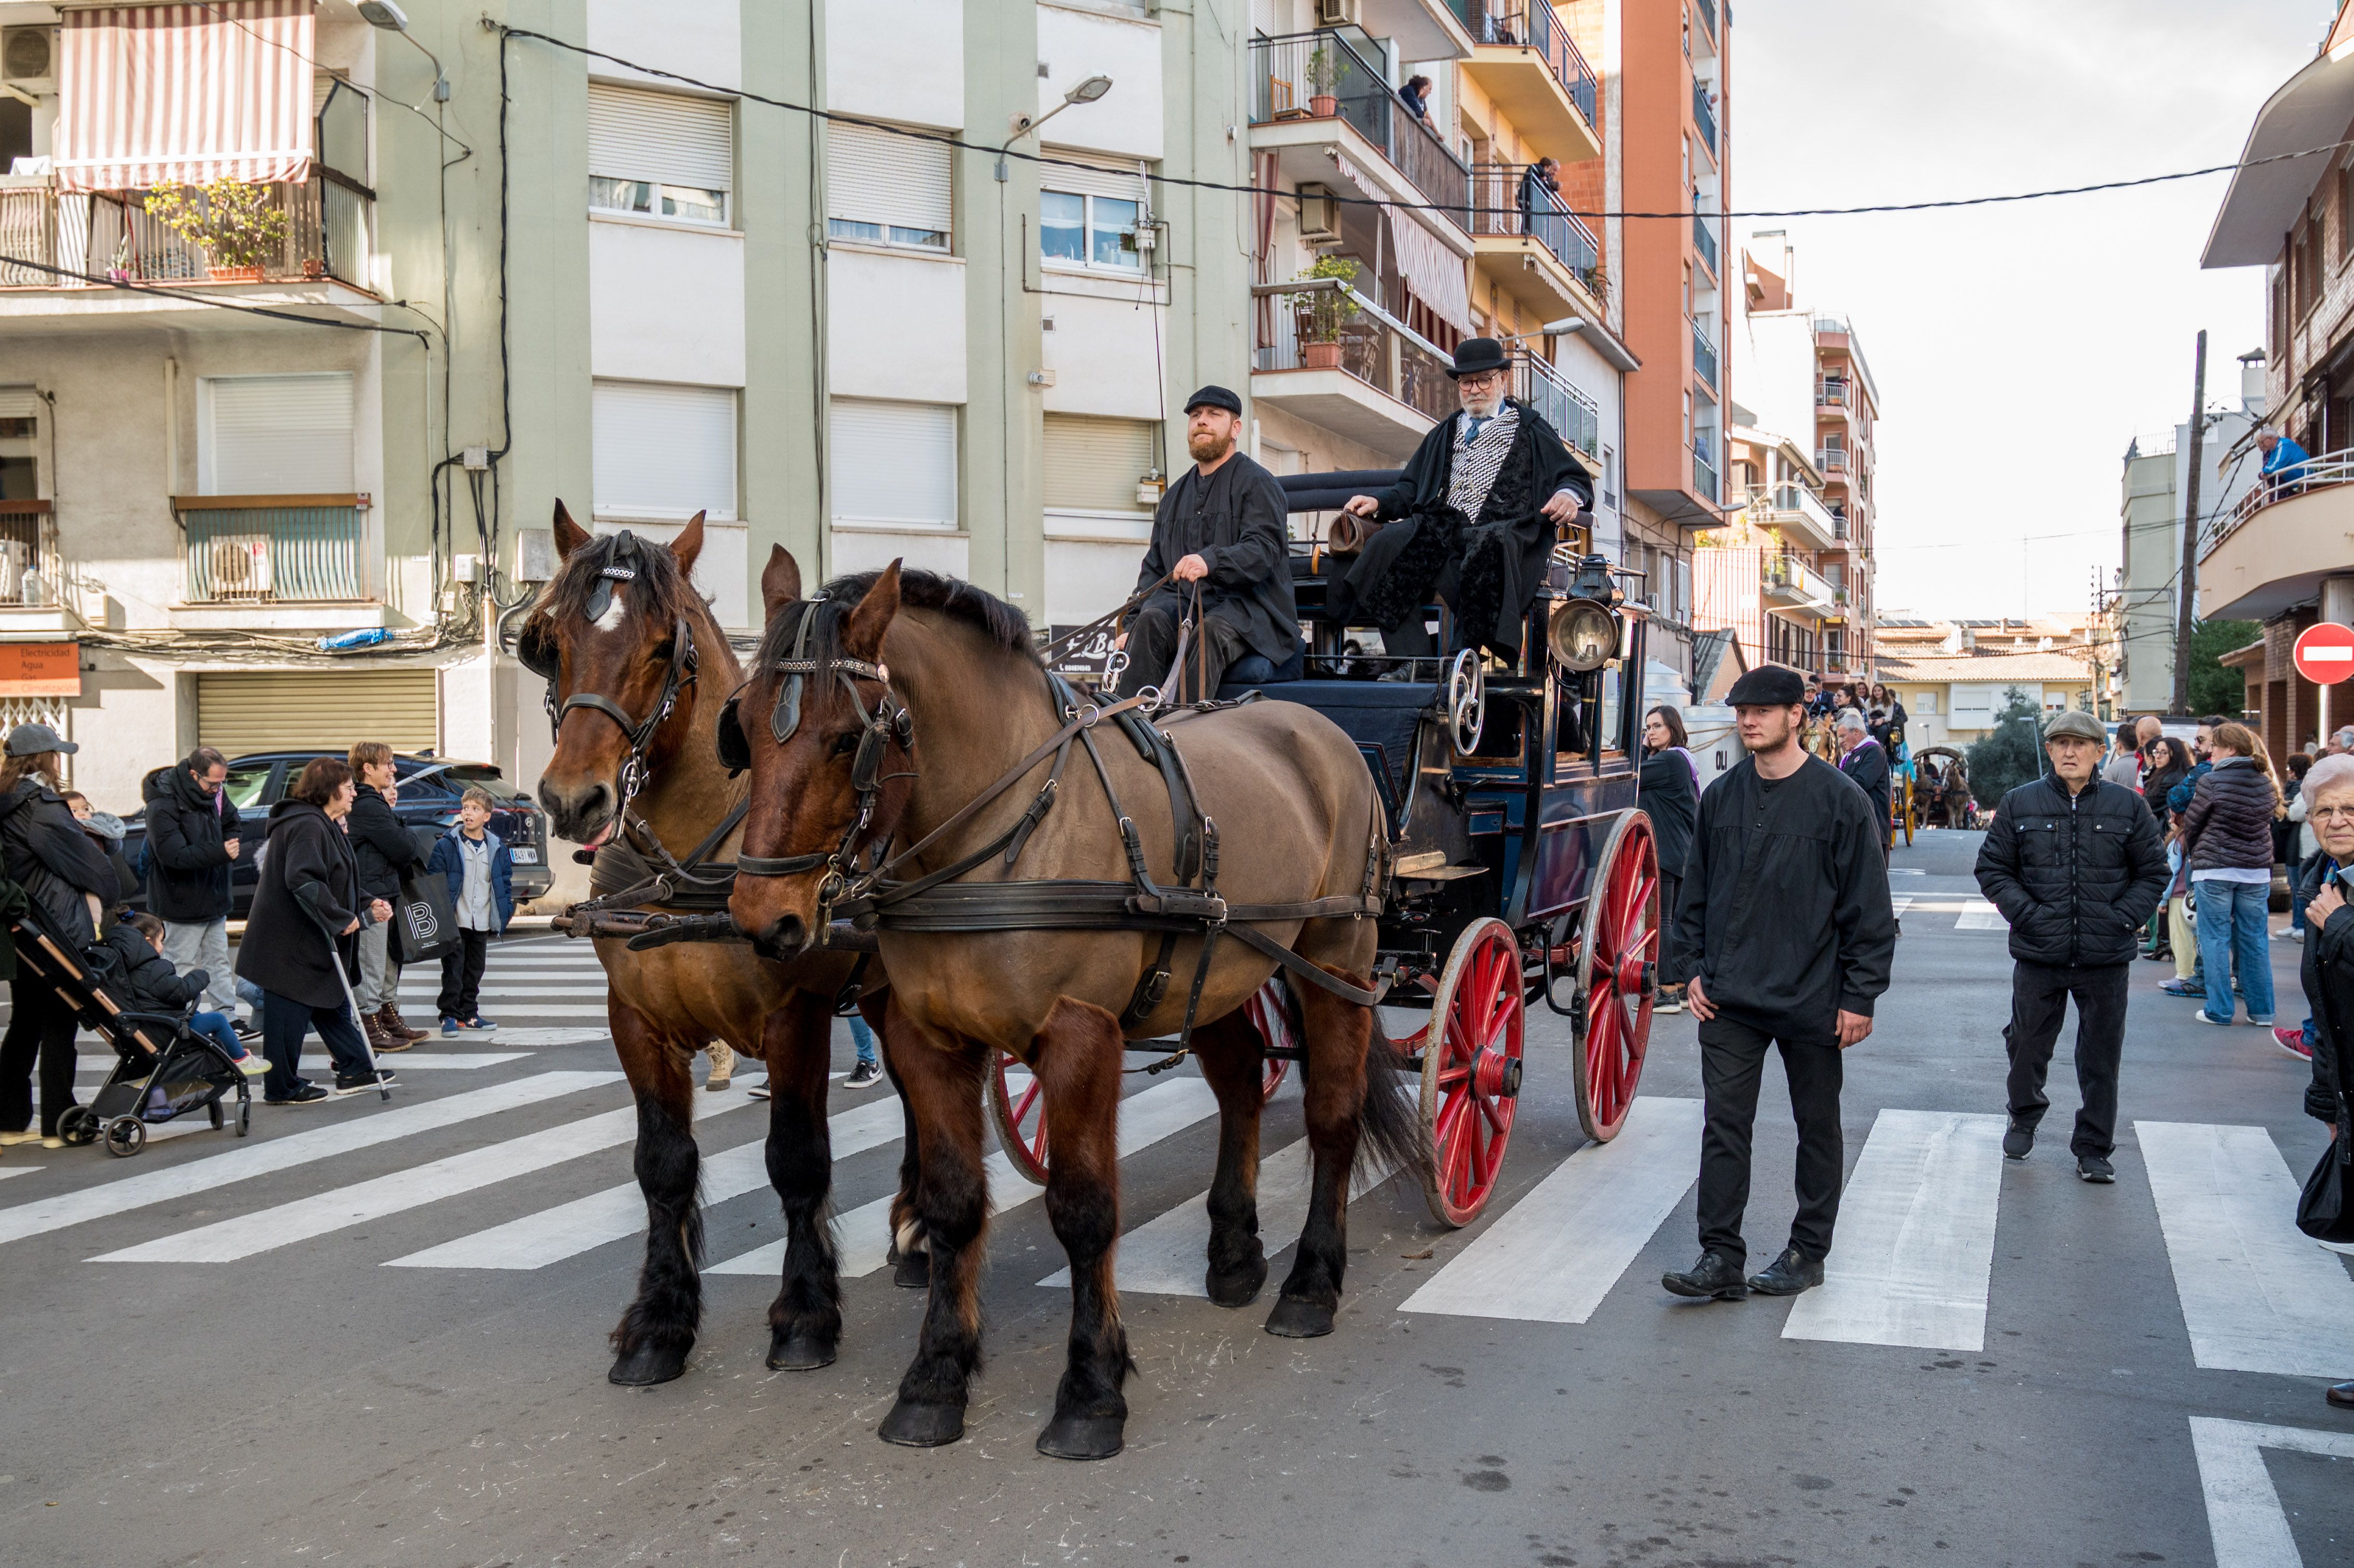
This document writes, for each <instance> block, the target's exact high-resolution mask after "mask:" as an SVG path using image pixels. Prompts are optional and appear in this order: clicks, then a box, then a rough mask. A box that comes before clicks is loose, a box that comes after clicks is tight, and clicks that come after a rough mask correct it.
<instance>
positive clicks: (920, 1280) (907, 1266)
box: [891, 1252, 932, 1290]
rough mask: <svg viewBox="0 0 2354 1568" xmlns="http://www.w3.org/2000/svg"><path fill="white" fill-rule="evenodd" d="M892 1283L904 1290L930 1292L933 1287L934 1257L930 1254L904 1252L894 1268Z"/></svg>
mask: <svg viewBox="0 0 2354 1568" xmlns="http://www.w3.org/2000/svg"><path fill="white" fill-rule="evenodd" d="M891 1283H892V1284H894V1285H896V1286H897V1287H899V1288H900V1289H902V1290H929V1289H930V1288H931V1287H932V1255H931V1254H930V1253H928V1252H903V1253H901V1254H900V1255H899V1261H898V1262H897V1263H896V1265H895V1266H893V1267H892V1270H891Z"/></svg>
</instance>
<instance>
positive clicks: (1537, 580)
mask: <svg viewBox="0 0 2354 1568" xmlns="http://www.w3.org/2000/svg"><path fill="white" fill-rule="evenodd" d="M1447 375H1449V376H1452V377H1454V379H1455V390H1456V394H1457V395H1458V397H1461V398H1462V400H1463V407H1462V409H1461V410H1460V411H1459V412H1458V413H1454V414H1450V415H1448V416H1447V418H1444V419H1442V420H1440V421H1439V422H1438V423H1437V424H1436V425H1434V426H1432V427H1431V429H1430V430H1429V432H1428V433H1427V434H1426V435H1425V436H1424V437H1423V438H1422V445H1421V446H1419V447H1418V448H1416V450H1415V454H1414V460H1413V461H1411V462H1409V463H1407V464H1406V466H1405V473H1404V474H1403V475H1401V476H1400V477H1399V479H1398V482H1396V483H1395V484H1393V485H1391V486H1390V487H1389V488H1388V489H1387V490H1384V491H1383V492H1382V493H1380V494H1379V495H1359V496H1353V497H1352V498H1351V499H1350V501H1349V503H1348V505H1347V506H1346V507H1344V508H1342V510H1344V511H1346V512H1348V513H1350V514H1352V515H1354V516H1358V517H1370V518H1377V519H1381V520H1384V521H1386V520H1388V519H1390V518H1403V519H1405V521H1404V522H1401V523H1397V524H1394V525H1392V526H1390V527H1386V528H1383V529H1381V530H1380V531H1378V532H1377V533H1375V534H1374V535H1373V537H1372V538H1371V539H1369V540H1367V541H1366V543H1365V547H1364V548H1363V550H1362V551H1360V552H1359V553H1358V556H1357V564H1356V565H1355V566H1353V567H1351V568H1350V569H1349V573H1348V575H1347V576H1346V577H1343V578H1342V579H1341V581H1340V582H1339V583H1337V584H1335V585H1334V586H1333V588H1332V590H1331V608H1332V609H1333V610H1334V612H1335V613H1337V614H1339V615H1341V616H1342V617H1344V618H1345V619H1347V620H1352V621H1353V622H1355V623H1358V624H1361V625H1367V626H1378V627H1380V628H1381V630H1382V647H1383V649H1384V651H1385V652H1390V653H1397V654H1405V655H1409V656H1412V655H1421V654H1429V653H1434V652H1438V651H1439V650H1437V648H1436V647H1434V646H1433V645H1432V641H1431V637H1430V633H1429V630H1428V629H1427V628H1426V627H1425V626H1424V624H1423V620H1422V612H1423V606H1424V605H1426V604H1427V603H1429V602H1430V600H1431V599H1433V598H1434V597H1435V598H1437V599H1441V600H1443V601H1444V602H1445V603H1446V605H1447V609H1448V610H1449V611H1451V612H1452V615H1451V620H1452V625H1451V628H1450V630H1449V634H1448V640H1447V651H1448V652H1452V651H1453V650H1455V649H1458V648H1481V647H1485V648H1492V649H1495V650H1497V651H1498V652H1502V653H1505V654H1507V655H1512V654H1517V653H1518V652H1520V646H1521V625H1522V621H1523V620H1526V619H1527V616H1528V611H1529V601H1530V600H1531V599H1533V598H1535V597H1536V591H1537V588H1538V587H1539V586H1540V585H1542V584H1543V581H1544V576H1545V562H1546V559H1547V557H1549V556H1551V555H1552V553H1553V541H1554V537H1555V534H1556V531H1557V530H1558V529H1559V528H1561V527H1564V526H1566V525H1567V524H1572V523H1575V522H1576V521H1577V519H1578V517H1579V515H1580V514H1583V513H1584V512H1585V510H1586V509H1587V508H1588V507H1590V506H1592V505H1593V504H1594V476H1593V475H1592V474H1590V473H1588V472H1586V471H1585V464H1584V463H1582V462H1579V461H1577V459H1576V458H1575V456H1573V455H1572V454H1571V452H1570V450H1569V445H1568V443H1567V442H1565V441H1564V440H1562V439H1561V434H1560V432H1559V431H1557V430H1555V429H1553V427H1552V426H1551V425H1549V424H1547V423H1546V422H1545V418H1544V416H1543V415H1542V414H1540V413H1538V412H1537V411H1536V410H1535V409H1534V408H1531V407H1530V406H1529V405H1528V404H1526V403H1523V402H1522V401H1521V400H1520V399H1519V398H1517V397H1508V396H1506V388H1508V387H1511V384H1512V365H1511V358H1510V357H1509V356H1508V355H1506V354H1505V353H1504V345H1503V344H1500V343H1498V342H1497V341H1496V340H1495V339H1494V338H1492V337H1467V338H1465V339H1464V340H1463V342H1462V343H1461V344H1459V345H1458V347H1457V348H1456V351H1455V363H1454V364H1453V365H1452V366H1448V367H1447Z"/></svg>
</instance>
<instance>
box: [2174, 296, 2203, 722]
mask: <svg viewBox="0 0 2354 1568" xmlns="http://www.w3.org/2000/svg"><path fill="white" fill-rule="evenodd" d="M2206 435H2207V334H2206V333H2204V332H2203V331H2202V332H2201V333H2200V334H2199V356H2198V366H2197V368H2195V369H2194V370H2193V371H2192V372H2191V374H2190V479H2189V480H2188V481H2186V482H2185V483H2184V484H2183V487H2182V570H2181V571H2180V572H2179V573H2177V574H2176V576H2175V594H2176V599H2175V610H2174V703H2173V706H2172V710H2171V711H2172V712H2173V714H2174V716H2175V717H2177V718H2188V717H2190V609H2191V605H2192V602H2193V601H2194V600H2195V599H2197V598H2198V595H2199V469H2200V459H2201V456H2202V453H2203V451H2204V449H2205V447H2206Z"/></svg>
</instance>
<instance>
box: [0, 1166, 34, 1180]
mask: <svg viewBox="0 0 2354 1568" xmlns="http://www.w3.org/2000/svg"><path fill="white" fill-rule="evenodd" d="M39 1169H40V1167H39V1166H37V1165H0V1181H6V1180H7V1179H8V1178H9V1177H11V1176H29V1175H31V1174H32V1173H33V1172H34V1171H38V1170H39Z"/></svg>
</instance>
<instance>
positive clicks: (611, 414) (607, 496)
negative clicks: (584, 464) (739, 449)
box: [589, 381, 737, 522]
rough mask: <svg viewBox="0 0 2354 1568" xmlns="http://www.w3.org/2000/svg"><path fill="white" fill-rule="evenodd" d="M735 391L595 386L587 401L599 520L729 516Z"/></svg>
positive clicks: (642, 384)
mask: <svg viewBox="0 0 2354 1568" xmlns="http://www.w3.org/2000/svg"><path fill="white" fill-rule="evenodd" d="M736 402H737V398H736V389H735V388H734V387H688V386H681V385H678V384H676V383H672V382H660V381H598V382H596V383H595V384H594V385H593V386H592V387H591V389H590V396H589V425H590V430H591V433H592V435H593V437H594V440H595V446H594V448H593V450H594V451H595V454H596V456H595V461H594V466H593V469H592V471H591V475H590V482H591V485H592V487H593V493H594V498H595V510H596V514H597V515H598V516H599V517H642V518H645V519H646V520H648V521H650V522H654V521H662V520H666V519H672V518H687V517H692V516H694V515H695V514H696V513H698V512H704V513H708V514H710V515H711V516H712V517H713V518H714V519H722V518H724V519H727V520H730V521H732V520H733V519H734V518H735V516H736Z"/></svg>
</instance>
